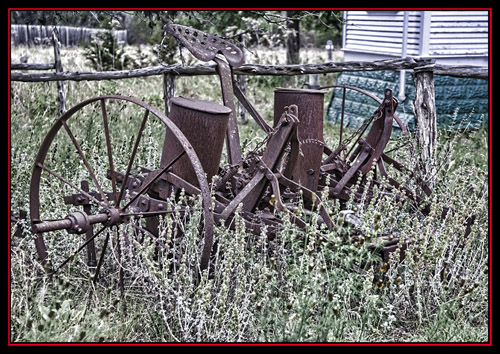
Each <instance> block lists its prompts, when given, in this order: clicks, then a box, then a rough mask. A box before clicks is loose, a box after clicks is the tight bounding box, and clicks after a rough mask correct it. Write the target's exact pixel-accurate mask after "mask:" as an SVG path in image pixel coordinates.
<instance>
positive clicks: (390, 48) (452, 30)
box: [342, 10, 489, 66]
mask: <svg viewBox="0 0 500 354" xmlns="http://www.w3.org/2000/svg"><path fill="white" fill-rule="evenodd" d="M343 19H344V28H343V34H342V50H343V51H344V60H345V61H351V60H353V61H358V60H377V59H383V58H394V57H430V58H435V59H436V62H437V63H441V64H449V65H452V64H467V65H481V66H487V65H488V50H489V45H488V41H489V35H488V30H489V12H488V11H487V10H467V11H465V10H464V11H449V10H448V11H446V10H445V11H344V13H343Z"/></svg>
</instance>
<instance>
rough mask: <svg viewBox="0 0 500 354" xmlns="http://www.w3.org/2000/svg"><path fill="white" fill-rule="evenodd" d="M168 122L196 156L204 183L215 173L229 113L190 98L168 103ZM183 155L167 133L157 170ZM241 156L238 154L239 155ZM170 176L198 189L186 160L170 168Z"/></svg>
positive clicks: (180, 148)
mask: <svg viewBox="0 0 500 354" xmlns="http://www.w3.org/2000/svg"><path fill="white" fill-rule="evenodd" d="M170 104H171V108H170V116H169V118H170V120H171V121H172V122H173V123H174V124H175V125H177V127H178V128H179V129H180V130H181V131H182V133H183V134H184V135H185V136H186V138H187V140H188V141H189V142H190V143H191V145H192V147H193V149H194V152H195V153H196V155H197V156H198V158H199V160H200V162H201V165H202V167H203V171H204V172H205V173H206V174H207V179H208V182H209V183H210V182H211V181H212V177H213V176H215V175H216V174H217V173H218V172H219V164H220V160H221V154H222V149H223V147H224V137H225V134H224V132H225V131H226V129H227V124H228V120H229V115H230V113H231V110H230V109H229V108H228V107H225V106H222V105H220V104H217V103H213V102H207V101H201V100H197V99H193V98H186V97H174V98H172V99H171V100H170ZM181 151H183V147H182V145H181V144H180V142H179V140H177V139H175V136H174V135H173V133H172V132H171V131H170V130H167V131H166V133H165V140H164V144H163V153H162V157H161V164H160V165H161V166H164V165H165V164H167V163H168V162H169V161H171V160H172V159H173V158H174V157H175V156H176V155H177V154H179V153H180V152H181ZM240 154H241V152H240ZM172 172H173V173H175V174H176V175H178V176H179V177H181V178H183V179H185V180H186V181H187V182H189V183H191V184H193V185H195V186H198V181H197V175H196V173H195V171H194V169H193V166H192V164H191V162H190V160H189V158H188V157H187V156H184V157H182V158H181V159H180V160H179V162H177V163H176V164H174V166H172Z"/></svg>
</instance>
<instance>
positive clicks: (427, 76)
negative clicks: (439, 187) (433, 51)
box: [413, 70, 437, 186]
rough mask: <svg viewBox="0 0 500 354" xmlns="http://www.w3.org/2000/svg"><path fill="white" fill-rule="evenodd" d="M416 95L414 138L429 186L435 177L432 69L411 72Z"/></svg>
mask: <svg viewBox="0 0 500 354" xmlns="http://www.w3.org/2000/svg"><path fill="white" fill-rule="evenodd" d="M413 80H414V83H415V89H416V97H415V100H414V101H413V109H414V111H415V123H416V130H415V134H416V140H417V147H418V151H419V153H420V156H419V162H420V168H421V171H422V172H423V177H424V179H426V180H428V184H429V185H430V186H432V185H433V182H434V181H433V180H434V178H435V176H434V175H435V173H434V172H435V171H434V166H435V163H434V157H435V156H434V153H435V149H436V145H437V124H436V102H435V95H434V74H433V72H432V71H428V70H427V71H415V72H414V74H413Z"/></svg>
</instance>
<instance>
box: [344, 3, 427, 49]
mask: <svg viewBox="0 0 500 354" xmlns="http://www.w3.org/2000/svg"><path fill="white" fill-rule="evenodd" d="M345 14H346V18H345V20H346V25H345V28H344V31H345V33H344V35H345V41H344V49H345V50H353V51H362V52H363V51H365V52H372V53H377V54H387V55H391V56H401V53H402V46H403V25H404V11H346V12H345ZM408 14H409V16H408V42H407V51H406V54H407V55H409V56H413V55H418V53H419V39H420V11H409V12H408Z"/></svg>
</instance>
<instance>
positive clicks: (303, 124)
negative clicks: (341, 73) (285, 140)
mask: <svg viewBox="0 0 500 354" xmlns="http://www.w3.org/2000/svg"><path fill="white" fill-rule="evenodd" d="M324 96H325V91H321V90H310V89H296V88H279V89H276V90H275V91H274V126H275V127H276V125H277V124H278V121H279V119H280V118H281V115H282V114H283V111H284V109H285V107H287V106H290V105H292V104H294V105H297V107H298V117H297V118H298V119H299V121H300V123H299V124H298V126H297V138H295V139H292V141H291V151H290V154H289V158H288V164H287V166H286V168H285V171H284V174H285V175H286V176H287V177H289V178H292V179H293V180H294V181H295V182H297V183H300V184H301V185H302V186H304V187H306V188H308V189H310V190H312V191H314V192H316V190H317V188H318V180H319V173H320V167H321V160H322V156H323V147H324V139H323V116H324ZM297 139H298V140H297Z"/></svg>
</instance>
